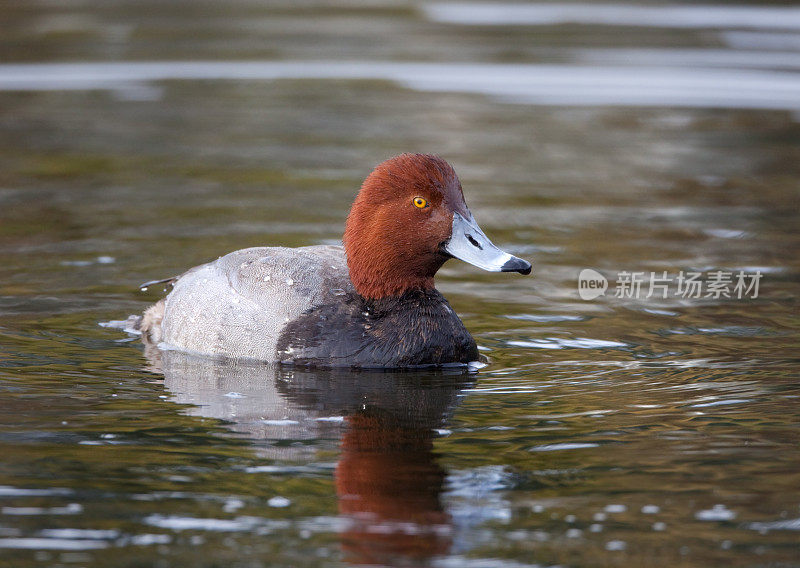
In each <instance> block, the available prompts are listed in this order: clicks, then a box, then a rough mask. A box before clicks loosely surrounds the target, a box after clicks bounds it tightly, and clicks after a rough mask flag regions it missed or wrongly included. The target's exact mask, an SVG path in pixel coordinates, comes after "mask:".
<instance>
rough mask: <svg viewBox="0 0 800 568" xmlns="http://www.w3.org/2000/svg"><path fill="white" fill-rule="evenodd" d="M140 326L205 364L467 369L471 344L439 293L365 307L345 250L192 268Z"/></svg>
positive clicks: (257, 251) (239, 254)
mask: <svg viewBox="0 0 800 568" xmlns="http://www.w3.org/2000/svg"><path fill="white" fill-rule="evenodd" d="M172 284H173V289H172V292H171V293H170V294H169V295H168V296H167V297H166V298H165V299H164V300H161V301H160V302H158V303H157V304H156V305H155V306H153V307H152V308H150V310H148V312H146V315H145V317H144V319H143V321H142V322H141V331H142V333H143V334H144V336H145V338H146V340H148V341H150V342H152V343H159V344H160V345H161V347H163V348H168V349H178V350H180V351H189V352H195V353H199V354H206V355H217V356H223V357H232V358H248V359H257V360H260V361H269V362H278V361H280V362H283V363H293V364H299V365H313V366H324V367H341V366H356V367H413V366H430V365H444V364H448V363H461V364H466V363H469V362H470V361H475V360H477V358H478V352H477V348H476V346H475V341H474V340H473V339H472V336H470V334H469V333H468V332H467V330H466V328H465V327H464V325H463V324H462V323H461V320H460V319H459V318H458V316H457V315H456V314H455V312H454V311H453V309H452V308H451V307H450V305H449V304H448V303H447V300H445V299H444V297H443V296H442V295H441V294H439V292H438V291H436V290H429V291H424V290H415V291H409V292H407V293H405V294H404V295H402V296H400V297H388V298H380V299H374V300H372V299H366V298H364V297H362V296H361V295H359V294H358V293H357V292H356V290H355V288H354V287H353V284H352V283H351V281H350V276H349V272H348V269H347V263H346V260H345V253H344V248H343V247H340V246H310V247H299V248H284V247H254V248H248V249H243V250H238V251H234V252H232V253H230V254H227V255H225V256H223V257H220V258H219V259H217V260H216V261H214V262H209V263H208V264H203V265H200V266H197V267H195V268H193V269H192V270H190V271H189V272H187V273H185V274H183V275H182V276H179V277H178V278H177V279H175V280H174V281H173V283H172Z"/></svg>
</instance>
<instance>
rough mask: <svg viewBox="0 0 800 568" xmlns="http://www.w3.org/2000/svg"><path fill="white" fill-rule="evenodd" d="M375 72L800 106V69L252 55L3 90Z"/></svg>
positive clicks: (613, 95) (574, 91) (12, 76)
mask: <svg viewBox="0 0 800 568" xmlns="http://www.w3.org/2000/svg"><path fill="white" fill-rule="evenodd" d="M275 79H379V80H381V79H382V80H387V81H395V82H397V83H400V84H401V85H403V86H406V87H408V88H411V89H415V90H419V91H435V92H464V93H476V94H484V95H489V96H494V97H497V98H500V99H501V100H504V101H508V102H515V103H523V104H539V105H557V106H573V105H577V106H594V105H597V106H672V107H700V108H741V109H774V110H798V109H800V73H790V72H784V71H768V70H760V69H759V70H755V69H749V70H733V69H706V68H685V69H684V68H673V67H656V68H652V67H638V66H579V65H538V64H468V63H396V62H365V61H353V62H320V61H294V62H276V61H261V62H258V61H246V62H235V61H226V62H221V61H220V62H184V61H171V62H169V61H165V62H157V63H155V62H154V63H145V62H127V63H125V62H120V63H49V64H48V63H45V64H8V65H0V90H4V91H49V90H55V91H58V90H92V89H112V90H114V89H124V88H126V87H130V86H131V85H135V84H137V83H142V82H148V81H164V80H239V81H253V80H260V81H264V80H275Z"/></svg>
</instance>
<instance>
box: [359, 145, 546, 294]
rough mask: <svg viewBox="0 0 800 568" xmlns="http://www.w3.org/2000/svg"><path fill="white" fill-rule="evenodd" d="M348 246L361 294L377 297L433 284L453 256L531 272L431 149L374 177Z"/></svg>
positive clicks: (393, 162) (395, 161)
mask: <svg viewBox="0 0 800 568" xmlns="http://www.w3.org/2000/svg"><path fill="white" fill-rule="evenodd" d="M344 247H345V251H346V254H347V265H348V268H349V271H350V279H351V280H352V282H353V285H354V286H355V288H356V290H357V291H358V293H359V294H361V295H362V296H364V297H365V298H371V299H377V298H384V297H387V296H400V295H401V294H403V293H404V292H407V291H409V290H414V289H421V290H428V289H431V288H433V277H434V275H435V274H436V271H438V270H439V268H440V267H441V266H442V264H444V263H445V262H446V261H447V260H448V259H449V258H452V257H456V258H460V259H462V260H464V261H466V262H469V263H471V264H474V265H476V266H479V267H481V268H484V269H485V270H491V271H496V272H501V271H502V272H520V273H522V274H529V273H530V270H531V265H530V264H529V263H528V262H527V261H524V260H522V259H520V258H516V257H513V256H511V255H510V254H508V253H504V252H503V251H501V250H499V249H498V248H497V247H495V246H494V245H493V244H492V243H491V241H489V239H488V238H487V237H486V235H484V234H483V232H482V231H481V230H480V228H479V227H478V225H477V223H476V222H475V220H474V219H473V217H472V213H470V211H469V208H468V207H467V204H466V203H465V201H464V194H463V192H462V191H461V182H459V180H458V176H457V175H456V173H455V171H454V170H453V168H452V167H451V166H450V164H448V163H447V162H445V161H444V160H442V159H441V158H439V157H438V156H432V155H429V154H401V155H399V156H396V157H394V158H391V159H389V160H386V161H385V162H383V163H381V164H379V165H378V166H377V167H376V168H375V169H374V170H373V171H372V173H371V174H370V175H369V176H367V179H366V180H364V183H363V184H362V186H361V191H359V193H358V196H357V197H356V200H355V202H354V203H353V206H352V208H351V209H350V215H349V216H348V217H347V224H346V227H345V232H344Z"/></svg>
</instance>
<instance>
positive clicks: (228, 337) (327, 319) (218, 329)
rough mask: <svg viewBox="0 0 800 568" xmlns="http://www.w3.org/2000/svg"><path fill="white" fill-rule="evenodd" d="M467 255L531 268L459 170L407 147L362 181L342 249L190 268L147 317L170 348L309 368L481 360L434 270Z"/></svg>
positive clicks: (146, 330) (157, 340)
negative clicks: (495, 227)
mask: <svg viewBox="0 0 800 568" xmlns="http://www.w3.org/2000/svg"><path fill="white" fill-rule="evenodd" d="M452 258H456V259H460V260H462V261H464V262H467V263H469V264H472V265H474V266H476V267H479V268H482V269H484V270H487V271H491V272H516V273H519V274H524V275H527V274H530V273H531V264H530V262H528V261H527V260H524V259H522V258H518V257H516V256H513V255H511V254H509V253H507V252H504V251H502V250H500V249H499V248H498V247H497V246H495V245H494V244H493V243H492V242H491V241H490V240H489V238H488V237H487V236H486V235H485V234H484V233H483V231H482V230H481V229H480V227H479V226H478V223H477V222H476V221H475V218H474V217H473V215H472V213H471V212H470V210H469V208H468V207H467V204H466V202H465V200H464V193H463V190H462V187H461V182H460V181H459V179H458V176H457V175H456V172H455V170H454V169H453V167H452V166H451V165H450V164H449V163H447V162H446V161H445V160H444V159H442V158H440V157H439V156H436V155H432V154H416V153H405V154H401V155H398V156H395V157H392V158H390V159H388V160H386V161H384V162H382V163H380V164H378V165H377V166H376V167H375V169H374V170H373V171H372V172H371V173H370V174H369V175H368V176H367V177H366V179H365V180H364V182H363V184H362V185H361V188H360V190H359V191H358V194H357V195H356V198H355V201H354V202H353V204H352V207H351V209H350V213H349V215H348V216H347V220H346V222H345V230H344V237H343V239H342V245H341V246H333V245H313V246H304V247H297V248H286V247H252V248H245V249H242V250H237V251H234V252H231V253H229V254H226V255H224V256H221V257H219V258H218V259H217V260H215V261H213V262H209V263H206V264H202V265H200V266H196V267H194V268H192V269H190V270H188V271H187V272H185V273H183V274H181V275H180V276H177V277H173V278H168V279H165V280H157V281H151V282H147V283H145V284H142V288H143V289H146V288H147V287H148V286H152V285H154V284H157V283H166V284H168V285H170V286H171V290H170V292H169V294H168V295H167V296H166V297H165V298H162V299H161V300H159V301H158V302H157V303H156V304H154V305H153V306H151V307H149V308H148V309H147V310H146V311H145V312H144V313H143V314H142V315H141V316H137V317H136V318H135V321H134V327H135V328H136V329H137V330H138V331H139V332H140V333H141V336H142V340H143V341H144V342H145V344H147V345H150V346H157V347H158V348H159V349H165V350H177V351H183V352H186V353H190V354H195V355H201V356H211V357H220V358H233V359H240V358H241V359H251V360H257V361H262V362H265V363H277V364H285V365H296V366H301V367H323V368H336V367H350V368H382V369H403V368H419V367H447V366H460V365H469V364H470V363H473V362H475V361H478V360H479V355H478V348H477V345H476V343H475V340H474V339H473V338H472V336H471V335H470V334H469V332H468V331H467V329H466V328H465V326H464V324H463V323H462V321H461V319H460V318H459V317H458V315H457V314H456V313H455V311H454V310H453V308H452V307H451V306H450V304H449V303H448V301H447V300H446V299H445V298H444V296H443V295H442V294H441V293H440V292H439V291H438V290H437V289H436V287H435V285H434V276H435V275H436V273H437V271H438V270H439V269H440V268H441V267H442V265H443V264H444V263H445V262H447V261H448V260H450V259H452Z"/></svg>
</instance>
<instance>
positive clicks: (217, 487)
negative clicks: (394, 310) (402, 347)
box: [0, 2, 800, 568]
mask: <svg viewBox="0 0 800 568" xmlns="http://www.w3.org/2000/svg"><path fill="white" fill-rule="evenodd" d="M485 6H486V4H485V3H480V4H471V5H469V6H466V7H465V6H464V4H463V3H458V4H453V5H443V4H436V5H435V6H434V7H431V8H429V7H427V6H420V7H415V6H414V5H409V4H404V3H403V4H401V3H396V4H395V3H391V2H387V3H371V4H365V5H358V4H350V5H348V6H345V7H341V6H339V5H334V4H331V5H317V6H316V7H315V8H314V9H311V8H310V7H303V6H299V7H298V6H296V5H295V4H294V3H286V4H284V5H281V4H269V5H266V4H258V3H251V2H226V3H224V4H219V3H204V2H177V3H169V4H164V5H161V4H158V5H156V4H152V5H148V6H147V9H145V8H144V7H142V5H140V4H139V3H133V2H130V3H129V2H119V3H114V4H113V5H112V4H106V3H95V2H87V3H81V4H52V3H38V2H33V3H31V2H10V3H7V5H6V6H4V15H5V16H6V24H5V26H6V33H4V34H0V36H2V37H0V52H2V53H3V64H2V65H0V90H2V92H0V390H1V391H2V394H0V397H2V411H0V451H2V455H3V456H4V458H3V459H2V460H0V566H6V565H7V566H13V567H15V568H17V567H23V568H24V567H33V566H92V567H94V566H97V567H99V566H112V565H113V566H131V567H133V566H242V567H244V566H247V567H251V566H349V565H368V564H372V565H388V566H444V567H449V566H458V567H462V566H467V567H470V566H475V567H484V566H499V567H517V566H552V565H560V566H625V567H628V566H664V567H667V566H669V567H672V566H697V567H701V566H715V565H726V566H747V567H755V566H764V567H766V566H797V565H800V561H798V558H800V547H799V546H798V540H800V538H799V536H800V535H799V533H798V530H800V491H798V487H800V473H799V472H800V449H799V448H798V443H797V442H798V439H800V425H799V424H798V401H799V400H800V399H798V397H800V378H799V377H798V374H799V373H798V371H800V365H798V360H799V357H798V339H799V338H798V335H799V330H800V319H799V318H798V309H797V306H798V296H800V260H799V259H800V236H799V235H798V230H797V229H798V225H799V223H800V182H799V181H798V180H800V125H799V124H798V122H797V116H798V115H797V101H798V100H800V96H798V85H800V82H798V81H799V79H798V66H797V63H796V61H797V60H798V57H800V44H798V42H797V41H796V39H797V38H796V34H795V33H794V30H795V29H796V15H795V13H796V9H794V8H793V7H791V6H788V5H786V4H784V5H780V6H779V5H775V6H772V7H769V6H767V7H765V6H764V5H763V4H761V3H751V4H749V5H748V6H749V8H748V10H744V9H742V10H744V11H742V10H732V11H731V10H727V9H726V7H724V6H717V7H715V8H713V10H711V9H710V8H709V7H702V6H701V7H700V9H697V8H695V9H690V10H689V16H686V14H687V12H686V11H683V12H681V11H680V10H678V8H680V7H681V6H683V7H684V9H688V8H689V7H688V6H687V5H666V4H663V5H662V4H658V5H651V4H648V6H650V7H651V8H652V10H649V11H648V10H646V11H629V12H627V14H628V20H629V21H626V22H619V21H617V22H616V25H611V24H609V23H608V22H605V21H602V19H603V14H608V13H609V10H614V9H618V8H615V7H614V5H610V4H604V3H594V4H592V6H594V8H593V9H592V10H583V9H582V10H581V12H580V13H581V14H582V16H581V18H578V19H576V18H575V17H574V16H570V14H573V15H574V12H570V11H569V9H567V10H566V12H564V11H562V12H560V13H561V14H562V15H563V14H567V16H570V17H568V18H566V20H559V21H534V19H535V18H534V16H530V17H529V18H528V19H526V18H521V17H519V14H517V16H515V17H514V20H515V21H508V19H507V18H506V19H503V17H502V14H503V12H502V11H498V12H493V13H495V14H499V15H497V16H496V17H495V18H494V19H491V18H488V17H484V16H481V17H480V18H479V19H477V20H476V19H475V15H476V14H478V15H480V14H481V13H482V12H481V10H485V9H486V8H485ZM553 6H560V4H548V5H547V7H546V8H544V7H541V6H540V7H539V8H536V6H533V8H530V9H531V10H533V12H530V13H531V14H533V13H534V12H535V11H536V10H539V12H538V14H539V15H540V16H541V14H543V13H545V12H547V10H550V11H552V10H553V9H554V8H553ZM507 9H509V8H508V5H504V7H503V10H507ZM465 10H466V11H465ZM654 10H655V11H654ZM659 10H661V12H659ZM709 10H711V11H710V12H709ZM715 10H721V11H722V12H715ZM723 12H724V14H726V15H725V17H724V18H722V17H717V16H719V14H720V13H723ZM448 14H449V15H448ZM654 14H655V15H654ZM680 14H684V16H683V17H691V21H690V23H691V24H692V25H688V24H685V25H682V24H681V22H680V21H677V20H675V18H678V16H679V15H680ZM709 14H711V16H709ZM776 14H778V16H776ZM459 15H460V16H459ZM537 17H539V16H537ZM637 18H638V20H637ZM654 18H655V19H657V20H658V22H657V24H655V23H654V20H653V19H654ZM670 18H673V19H672V20H670ZM682 21H684V22H686V21H687V20H685V19H684V20H682ZM623 23H624V25H623ZM187 63H192V65H191V66H190V65H187ZM612 69H613V70H614V72H613V73H612V72H611V71H610V70H612ZM676 78H678V79H681V80H680V81H676V80H675V79H676ZM683 79H686V80H685V81H684V80H683ZM403 151H427V152H436V153H439V154H440V155H442V156H443V157H445V158H446V159H447V160H449V161H450V162H451V163H452V164H453V165H454V166H455V168H456V170H457V172H458V173H459V175H460V177H461V180H462V183H463V185H464V189H465V194H466V197H467V201H468V203H469V204H470V206H471V209H472V211H473V213H474V214H475V216H476V218H477V219H478V221H479V222H480V223H481V226H482V228H483V229H484V231H485V232H486V233H487V234H488V235H489V236H490V237H491V238H492V239H493V240H494V242H495V243H497V244H498V245H499V246H501V247H503V248H504V249H506V250H509V252H511V253H512V254H516V255H519V256H522V257H525V258H529V259H531V260H533V262H534V275H533V277H527V278H526V277H522V276H518V275H511V274H488V273H484V272H480V271H479V270H477V269H474V268H473V267H470V266H467V265H465V264H463V263H462V264H457V263H456V262H455V261H452V262H450V263H448V264H447V265H445V267H444V269H443V270H442V271H441V273H440V276H439V277H438V278H437V285H438V287H439V289H440V290H441V291H442V292H443V293H444V294H445V295H446V296H447V297H448V299H449V300H450V302H451V304H452V305H453V307H454V308H455V309H456V310H457V311H458V312H459V314H460V315H461V317H462V319H463V320H464V322H465V324H466V326H467V327H468V329H470V331H471V332H472V333H473V335H474V336H475V338H476V340H477V342H478V344H479V346H480V348H481V350H482V352H483V353H484V354H485V355H486V356H487V357H489V358H490V360H491V362H490V364H489V365H488V366H487V367H486V368H484V369H482V370H481V371H480V372H479V373H478V374H461V373H449V372H448V373H405V374H402V373H400V374H398V373H385V374H375V373H347V372H310V371H301V370H291V369H276V368H272V367H268V366H263V365H253V364H248V363H243V362H240V363H236V364H232V363H219V362H216V363H215V362H213V361H204V360H200V359H193V358H191V357H184V356H181V355H180V354H176V353H167V354H165V355H163V356H162V355H159V354H158V353H152V352H147V353H145V352H144V351H143V349H142V348H141V346H140V344H139V343H138V342H137V341H136V339H135V338H131V337H128V336H126V335H125V334H121V333H119V332H116V331H114V330H110V329H107V328H102V327H100V326H99V325H98V323H99V322H104V321H108V320H112V319H121V318H124V317H125V316H127V315H128V314H132V313H139V312H141V311H142V310H143V309H145V308H146V307H147V306H148V305H150V304H151V303H152V302H154V301H155V300H156V299H158V298H159V297H160V295H161V294H162V291H161V290H160V289H154V288H151V289H149V290H148V291H147V292H140V291H139V290H138V289H137V285H138V284H139V283H140V282H143V281H146V280H151V279H155V278H162V277H165V276H170V275H173V274H178V273H180V272H181V271H183V270H185V269H187V268H189V267H191V266H194V265H196V264H198V263H201V262H205V261H207V260H209V259H213V258H216V257H217V256H218V255H220V254H224V253H226V252H228V251H230V250H234V249H236V248H243V247H247V246H256V245H283V246H301V245H310V244H320V243H335V242H338V240H339V239H340V238H341V232H342V228H343V222H344V218H345V216H346V214H347V211H348V209H349V206H350V203H351V201H352V199H353V197H354V195H355V192H356V191H357V188H358V186H359V184H360V182H361V180H362V179H363V178H364V176H365V175H366V174H367V173H368V172H369V170H370V169H371V168H372V167H373V166H374V165H375V164H376V163H378V162H380V161H382V160H383V159H385V158H386V157H388V156H391V155H394V154H396V153H399V152H403ZM585 268H591V269H594V270H596V271H599V272H600V273H601V274H603V275H604V276H605V277H607V278H608V279H609V288H608V290H607V291H606V293H605V294H604V295H602V296H600V297H598V298H595V299H593V300H582V299H581V298H580V297H579V295H578V274H579V272H580V271H581V270H582V269H585ZM622 271H627V272H629V273H630V272H642V273H644V274H646V275H648V276H649V275H650V273H651V272H652V273H655V274H656V275H660V274H662V273H663V272H666V273H667V275H668V276H669V277H671V278H672V277H677V275H678V274H679V273H681V272H684V273H688V272H700V273H702V274H703V275H704V278H706V279H707V278H709V274H711V273H713V272H715V271H723V272H726V273H730V274H736V273H738V272H744V273H747V274H753V273H756V272H758V273H760V274H761V275H762V278H761V280H760V286H759V292H758V297H756V298H754V297H752V296H753V294H752V293H751V294H746V295H745V297H743V298H741V299H739V298H737V297H736V294H730V296H731V297H725V296H720V297H714V296H713V295H711V296H708V297H706V296H705V294H704V295H703V297H700V298H692V297H681V296H678V295H676V294H675V293H673V292H674V288H675V285H676V283H675V282H674V281H673V282H672V283H671V288H670V290H669V293H668V294H667V297H662V296H661V295H660V294H658V293H656V294H653V295H651V296H650V297H649V298H648V297H646V295H647V294H646V293H643V294H641V295H640V296H639V297H638V298H637V297H617V296H616V291H617V289H618V287H619V283H620V280H621V278H620V276H619V273H620V272H622Z"/></svg>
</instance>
